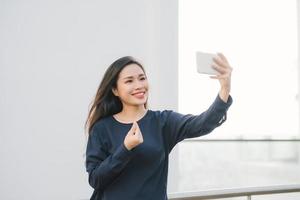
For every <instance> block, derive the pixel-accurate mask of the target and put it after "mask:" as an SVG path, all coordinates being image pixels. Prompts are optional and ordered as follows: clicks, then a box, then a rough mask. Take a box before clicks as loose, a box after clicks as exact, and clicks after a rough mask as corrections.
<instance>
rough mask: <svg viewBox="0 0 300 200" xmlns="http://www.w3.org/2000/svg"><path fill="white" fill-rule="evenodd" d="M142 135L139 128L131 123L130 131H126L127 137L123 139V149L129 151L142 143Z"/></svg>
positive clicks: (135, 123) (134, 123)
mask: <svg viewBox="0 0 300 200" xmlns="http://www.w3.org/2000/svg"><path fill="white" fill-rule="evenodd" d="M143 142H144V139H143V135H142V133H141V130H140V128H139V125H138V124H137V122H133V124H132V127H131V129H130V130H129V131H128V133H127V135H126V136H125V139H124V145H125V147H126V148H127V149H128V150H129V151H130V150H131V149H133V148H134V147H136V146H138V145H139V144H141V143H143Z"/></svg>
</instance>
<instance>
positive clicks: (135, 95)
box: [85, 54, 232, 200]
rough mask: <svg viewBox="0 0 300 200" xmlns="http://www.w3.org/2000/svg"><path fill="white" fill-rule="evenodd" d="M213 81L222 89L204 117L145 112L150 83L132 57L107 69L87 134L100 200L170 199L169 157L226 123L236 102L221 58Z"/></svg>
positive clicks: (88, 168)
mask: <svg viewBox="0 0 300 200" xmlns="http://www.w3.org/2000/svg"><path fill="white" fill-rule="evenodd" d="M213 68H215V69H216V70H217V71H218V72H219V74H220V75H217V76H211V78H213V79H218V80H219V82H220V85H221V89H220V91H219V94H218V95H217V97H216V99H215V101H214V102H213V104H212V105H211V106H210V107H209V108H208V109H207V110H206V111H205V112H203V113H202V114H200V115H191V114H188V115H183V114H180V113H177V112H174V111H172V110H163V111H152V110H149V109H148V108H147V99H148V89H149V86H148V81H147V76H146V74H145V70H144V68H143V66H142V65H141V64H140V63H139V62H138V61H137V60H135V59H134V58H133V57H130V56H126V57H122V58H120V59H118V60H116V61H115V62H114V63H112V64H111V66H110V67H109V68H108V69H107V70H106V72H105V74H104V77H103V79H102V82H101V84H100V86H99V88H98V91H97V94H96V96H95V99H94V101H93V102H92V104H91V108H90V112H89V115H88V119H87V121H86V124H85V125H86V129H87V130H88V133H89V136H88V143H87V149H86V171H87V172H88V174H89V184H90V185H91V186H92V187H93V188H94V192H93V195H92V197H91V199H96V200H100V199H101V200H148V199H149V200H166V199H167V176H168V161H169V160H168V155H169V153H170V152H171V150H172V148H173V147H174V146H175V145H176V144H177V143H178V142H180V141H182V140H184V139H185V138H194V137H199V136H202V135H205V134H208V133H210V132H211V131H212V130H213V129H214V128H216V127H218V126H220V125H221V124H222V123H223V122H224V121H225V120H226V112H227V109H228V108H229V106H230V105H231V103H232V98H231V96H230V94H229V92H230V82H231V81H230V78H231V72H232V68H231V67H230V65H229V63H228V61H227V60H226V58H225V56H224V55H223V54H217V55H216V57H215V58H214V63H213Z"/></svg>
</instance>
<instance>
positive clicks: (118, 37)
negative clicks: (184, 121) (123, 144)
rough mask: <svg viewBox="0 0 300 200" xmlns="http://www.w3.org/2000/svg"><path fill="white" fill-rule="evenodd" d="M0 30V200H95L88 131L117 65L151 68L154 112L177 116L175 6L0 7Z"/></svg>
mask: <svg viewBox="0 0 300 200" xmlns="http://www.w3.org/2000/svg"><path fill="white" fill-rule="evenodd" d="M0 30H1V31H0V44H1V45H0V70H1V71H0V91H1V95H0V110H1V112H0V121H1V122H0V123H1V126H0V157H1V163H0V177H1V179H0V184H1V185H0V199H7V200H9V199H11V200H14V199H30V200H34V199H82V198H89V197H90V194H91V188H90V186H89V185H88V182H87V173H86V172H85V167H84V159H85V158H84V153H85V147H86V146H85V145H86V138H85V136H84V132H83V125H84V122H85V120H86V117H87V112H88V104H89V103H90V101H91V99H92V97H93V95H94V94H95V92H96V89H97V87H98V85H99V82H100V80H101V77H102V75H103V73H104V70H105V69H106V68H107V67H108V65H109V64H110V63H111V62H113V61H114V60H115V59H117V58H118V57H121V56H124V55H132V56H135V57H137V58H138V59H140V60H141V61H142V62H143V63H144V64H145V67H146V70H147V72H148V76H149V79H150V84H151V94H150V108H151V109H154V110H155V109H175V110H176V109H177V50H178V48H177V1H176V0H175V1H173V0H166V1H159V0H153V1H147V0H133V1H122V0H119V1H114V0H111V1H79V0H76V1H57V0H56V1H55V0H51V1H50V0H48V1H38V0H28V1H17V0H15V1H13V0H2V1H0ZM173 153H174V154H173V155H172V156H173V158H172V163H171V165H172V166H174V167H172V168H171V170H170V173H169V176H171V180H169V183H170V182H173V183H174V184H171V185H169V191H175V190H176V184H175V183H176V182H174V181H173V180H174V179H176V177H175V174H176V172H175V171H176V167H175V165H174V164H175V163H176V161H175V160H176V159H175V160H174V158H175V157H176V154H177V151H174V152H173ZM173 174H174V176H173Z"/></svg>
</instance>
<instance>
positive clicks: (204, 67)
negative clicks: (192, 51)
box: [196, 51, 219, 75]
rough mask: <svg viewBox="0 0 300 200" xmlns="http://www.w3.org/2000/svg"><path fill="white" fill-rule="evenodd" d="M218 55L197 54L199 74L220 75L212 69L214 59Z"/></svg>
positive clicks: (198, 52)
mask: <svg viewBox="0 0 300 200" xmlns="http://www.w3.org/2000/svg"><path fill="white" fill-rule="evenodd" d="M214 56H216V54H212V53H204V52H200V51H197V52H196V64H197V72H198V73H200V74H209V75H218V74H219V72H218V71H216V70H215V69H214V68H212V66H211V65H212V63H213V57H214Z"/></svg>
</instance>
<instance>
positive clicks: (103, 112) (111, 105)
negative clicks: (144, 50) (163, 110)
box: [85, 56, 148, 134]
mask: <svg viewBox="0 0 300 200" xmlns="http://www.w3.org/2000/svg"><path fill="white" fill-rule="evenodd" d="M129 64H137V65H138V66H140V67H141V69H142V70H143V71H144V73H146V72H145V69H144V67H143V66H142V64H140V63H139V62H138V61H137V60H136V59H135V58H133V57H131V56H125V57H122V58H119V59H117V60H116V61H115V62H113V63H112V64H111V65H110V66H109V67H108V68H107V70H106V71H105V74H104V76H103V78H102V81H101V83H100V85H99V88H98V90H97V93H96V95H95V98H94V99H93V101H92V102H91V103H90V106H89V113H88V118H87V120H86V122H85V130H87V132H88V134H90V132H91V129H92V127H93V125H94V124H95V123H96V122H97V121H98V120H100V119H102V118H104V117H107V116H110V115H114V114H116V113H119V112H121V111H122V109H123V105H122V102H121V100H120V99H119V97H117V96H115V95H114V94H113V92H112V89H113V88H116V87H117V80H118V78H119V74H120V72H121V71H122V69H123V68H124V67H126V66H127V65H129ZM144 106H145V108H147V107H148V106H147V102H146V103H145V104H144Z"/></svg>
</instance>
